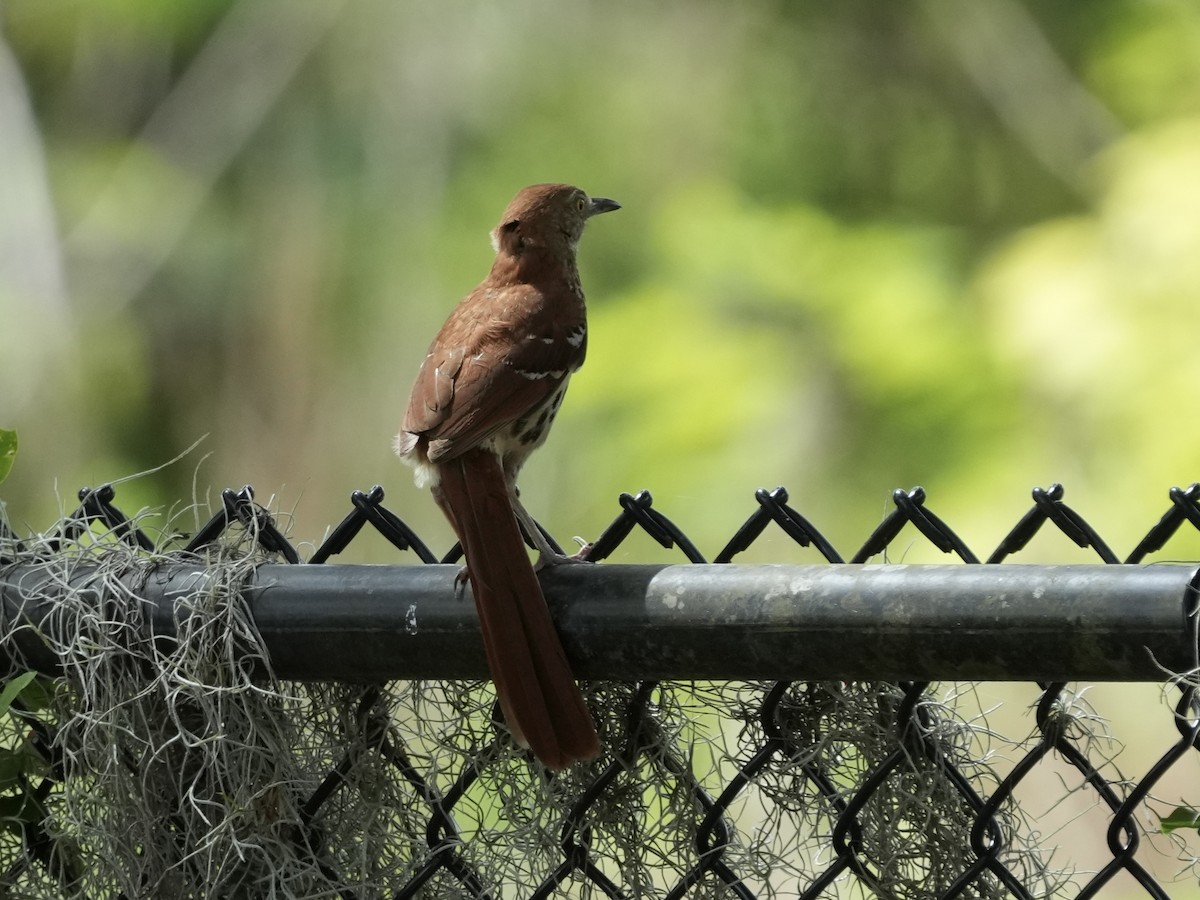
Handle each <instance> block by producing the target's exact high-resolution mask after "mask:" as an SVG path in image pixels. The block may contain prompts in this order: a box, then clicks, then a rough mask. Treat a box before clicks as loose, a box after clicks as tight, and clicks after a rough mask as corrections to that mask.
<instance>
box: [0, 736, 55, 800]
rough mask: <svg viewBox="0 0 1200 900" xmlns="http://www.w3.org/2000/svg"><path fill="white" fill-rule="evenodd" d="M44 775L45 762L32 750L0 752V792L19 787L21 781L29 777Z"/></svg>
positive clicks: (20, 749)
mask: <svg viewBox="0 0 1200 900" xmlns="http://www.w3.org/2000/svg"><path fill="white" fill-rule="evenodd" d="M45 774H46V761H45V760H44V759H42V758H41V756H39V755H38V754H37V753H35V752H34V751H33V750H30V749H27V748H25V747H20V748H18V749H16V750H0V791H8V790H12V789H13V788H16V787H20V786H21V784H22V781H21V779H22V778H24V777H27V776H29V775H45Z"/></svg>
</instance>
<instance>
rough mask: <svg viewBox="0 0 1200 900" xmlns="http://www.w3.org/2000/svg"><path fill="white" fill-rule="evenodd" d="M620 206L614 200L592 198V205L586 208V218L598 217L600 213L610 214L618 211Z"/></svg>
mask: <svg viewBox="0 0 1200 900" xmlns="http://www.w3.org/2000/svg"><path fill="white" fill-rule="evenodd" d="M620 208H621V204H620V203H618V202H617V201H616V200H609V199H608V198H607V197H593V198H592V205H591V206H590V207H588V218H591V217H592V216H598V215H600V213H606V212H612V211H613V210H614V209H620Z"/></svg>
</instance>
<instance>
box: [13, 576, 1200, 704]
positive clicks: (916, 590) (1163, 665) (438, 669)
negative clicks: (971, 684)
mask: <svg viewBox="0 0 1200 900" xmlns="http://www.w3.org/2000/svg"><path fill="white" fill-rule="evenodd" d="M458 571H459V569H458V567H457V566H452V565H445V566H442V565H427V566H340V565H339V566H334V565H330V566H297V565H272V564H264V565H261V566H258V567H256V568H255V569H253V570H251V571H250V572H249V573H248V574H247V578H246V581H245V583H244V584H243V585H242V586H241V595H242V599H243V601H244V602H245V603H246V604H247V606H248V608H249V611H250V614H251V616H252V618H253V620H254V623H255V626H256V629H257V631H258V633H259V635H260V636H261V637H262V642H263V647H264V648H265V650H266V655H267V657H268V658H269V659H270V661H271V670H272V671H273V672H274V674H275V675H276V676H277V677H278V678H281V679H284V680H299V681H357V682H364V681H391V680H393V679H397V678H438V679H446V678H487V677H488V670H487V663H486V660H485V658H484V653H483V645H482V643H481V642H480V639H479V620H478V617H477V615H476V612H475V606H474V604H473V603H471V602H470V601H469V599H465V598H464V597H463V592H462V590H460V589H459V588H458V586H457V585H456V577H457V574H458ZM208 578H209V572H208V570H207V569H205V568H203V567H199V566H196V565H186V564H184V565H175V566H164V567H162V568H161V569H160V570H159V571H158V572H156V573H155V575H154V576H153V577H151V578H149V579H142V580H141V582H142V583H141V584H140V585H135V584H132V583H130V584H128V585H127V586H128V589H129V591H130V595H131V596H136V597H137V598H138V599H139V600H140V601H142V602H143V603H144V604H146V605H147V607H148V609H149V614H148V624H149V626H150V629H151V630H152V631H153V633H155V634H158V635H162V636H163V637H165V638H174V637H175V636H176V632H177V623H178V620H179V614H178V612H177V611H176V609H175V598H177V597H186V596H190V595H191V594H193V593H195V592H196V591H197V590H202V589H203V585H204V584H205V582H206V580H207V579H208ZM542 581H543V584H544V588H545V593H546V597H547V602H548V603H549V604H550V605H551V607H552V609H554V610H555V612H556V619H557V621H558V624H559V629H560V632H561V633H562V635H563V639H564V641H565V642H566V645H567V647H568V648H569V649H570V655H571V659H572V661H573V663H574V669H575V672H576V674H577V675H578V676H579V677H581V678H588V679H602V680H614V679H615V680H624V679H628V678H629V676H630V674H631V673H636V676H637V677H639V678H653V679H657V680H663V679H675V680H681V679H738V680H748V679H790V680H805V681H829V680H847V681H861V680H880V679H886V680H892V681H899V680H908V681H919V680H923V681H934V680H965V681H987V680H1009V681H1019V680H1035V679H1044V680H1051V681H1080V680H1087V681H1161V680H1163V678H1164V677H1165V675H1166V673H1169V672H1187V671H1190V670H1192V669H1195V668H1197V666H1198V664H1200V663H1198V661H1197V659H1196V639H1195V625H1196V617H1195V604H1196V600H1197V597H1198V596H1200V595H1198V594H1197V586H1198V585H1200V569H1198V568H1197V567H1195V566H1181V565H1158V566H1155V565H1141V566H1087V565H1084V566H1029V565H1006V566H997V565H981V566H940V565H916V566H908V565H878V566H871V565H854V564H847V565H842V566H795V565H792V566H781V565H752V566H751V565H747V566H729V565H724V566H722V565H705V564H693V565H685V566H619V565H607V566H587V565H581V566H568V567H565V568H558V569H556V570H551V571H548V572H546V573H544V574H543V575H542ZM98 584H99V585H102V584H103V574H102V572H101V571H100V569H99V568H98V567H96V566H83V567H80V568H77V569H76V570H75V571H74V572H73V573H72V576H71V579H70V582H69V583H68V584H59V583H57V582H56V581H55V579H54V577H53V576H50V575H47V574H46V572H45V571H44V569H42V568H40V567H37V566H31V567H26V568H21V567H12V568H10V569H9V571H8V572H7V573H6V574H5V576H4V578H3V580H2V581H0V598H3V602H4V606H3V616H4V618H3V621H6V622H21V621H29V622H32V623H34V625H35V626H36V628H35V629H32V630H27V631H23V632H20V633H18V634H15V635H14V639H13V641H12V646H13V648H14V649H15V650H16V651H18V655H19V658H20V659H22V660H24V661H26V662H29V663H32V664H34V665H37V666H38V668H39V669H41V670H42V671H44V672H46V673H47V674H60V671H59V659H58V657H57V656H56V655H55V654H53V653H51V652H49V650H48V649H47V647H46V645H45V643H44V642H43V640H42V635H44V634H46V633H48V632H52V631H53V630H54V629H55V628H56V627H59V625H60V624H62V623H60V622H59V621H58V618H59V617H58V616H57V615H56V613H57V610H58V608H59V605H60V603H61V601H62V594H63V592H65V591H92V592H95V593H97V594H99V592H100V591H99V588H97V587H96V586H97V585H98ZM466 590H467V591H469V588H466Z"/></svg>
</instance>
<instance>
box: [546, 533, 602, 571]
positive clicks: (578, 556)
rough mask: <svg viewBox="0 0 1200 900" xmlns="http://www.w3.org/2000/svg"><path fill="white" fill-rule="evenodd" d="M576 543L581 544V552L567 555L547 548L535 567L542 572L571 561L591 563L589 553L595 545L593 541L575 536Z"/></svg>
mask: <svg viewBox="0 0 1200 900" xmlns="http://www.w3.org/2000/svg"><path fill="white" fill-rule="evenodd" d="M575 543H577V544H579V552H578V553H573V554H571V555H569V556H568V555H567V554H566V553H554V552H548V551H546V550H543V551H541V552H540V553H539V554H538V561H537V565H535V566H534V567H533V570H534V571H535V572H540V571H541V570H542V569H547V568H551V567H553V566H561V565H567V564H570V563H590V562H591V560H590V559H588V555H589V554H590V553H591V552H592V547H594V546H595V544H593V543H592V542H591V541H585V540H584V539H583V538H581V537H576V538H575Z"/></svg>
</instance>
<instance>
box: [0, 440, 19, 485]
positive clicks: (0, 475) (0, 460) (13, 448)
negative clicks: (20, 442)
mask: <svg viewBox="0 0 1200 900" xmlns="http://www.w3.org/2000/svg"><path fill="white" fill-rule="evenodd" d="M16 458H17V433H16V432H15V431H9V430H8V429H7V428H0V481H3V480H4V479H5V478H7V477H8V473H9V472H11V471H12V467H13V460H14V459H16Z"/></svg>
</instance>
